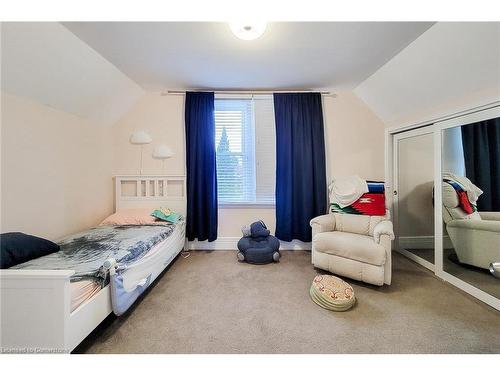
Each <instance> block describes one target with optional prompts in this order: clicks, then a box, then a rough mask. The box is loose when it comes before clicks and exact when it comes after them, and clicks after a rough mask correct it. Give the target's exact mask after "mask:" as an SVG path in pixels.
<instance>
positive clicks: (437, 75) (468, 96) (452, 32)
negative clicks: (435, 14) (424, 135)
mask: <svg viewBox="0 0 500 375" xmlns="http://www.w3.org/2000/svg"><path fill="white" fill-rule="evenodd" d="M354 92H355V93H356V94H357V95H358V96H359V97H361V98H362V99H363V101H364V102H365V103H366V104H368V106H369V107H370V108H371V109H372V110H373V111H374V112H375V113H376V114H377V115H378V116H379V118H380V119H382V121H384V123H385V124H386V126H388V127H398V126H403V125H410V124H414V123H419V122H423V121H429V120H432V119H435V118H438V117H440V116H445V115H450V114H453V113H455V112H459V111H463V110H468V109H471V108H474V107H476V106H479V105H485V104H489V103H491V102H493V101H498V100H500V23H499V22H458V23H456V22H455V23H454V22H439V23H437V24H435V25H434V26H432V27H431V28H430V29H429V30H427V31H426V32H425V33H423V34H422V35H421V36H420V37H419V38H417V39H416V40H415V41H414V42H413V43H411V44H410V45H409V46H408V47H406V48H405V49H404V50H403V51H401V52H400V53H399V54H398V55H396V56H395V57H394V58H393V59H391V60H390V61H389V62H388V63H387V64H385V65H384V66H383V67H382V68H380V69H379V70H378V71H377V72H375V73H374V74H373V75H372V76H371V77H369V78H368V79H366V80H365V81H364V82H362V83H361V84H360V85H359V86H358V87H357V88H356V89H355V90H354Z"/></svg>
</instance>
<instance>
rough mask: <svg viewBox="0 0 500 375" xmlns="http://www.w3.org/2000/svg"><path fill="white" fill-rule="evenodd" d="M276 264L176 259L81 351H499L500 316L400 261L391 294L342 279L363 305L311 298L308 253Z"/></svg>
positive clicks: (231, 258)
mask: <svg viewBox="0 0 500 375" xmlns="http://www.w3.org/2000/svg"><path fill="white" fill-rule="evenodd" d="M282 253H283V257H282V260H281V262H280V263H278V264H268V265H263V266H255V265H250V264H245V263H238V262H237V261H236V254H235V252H234V251H215V252H202V251H197V252H192V255H191V256H190V257H189V258H187V259H183V258H178V259H177V260H176V261H175V263H174V264H173V265H172V266H171V267H170V268H169V269H168V271H167V272H165V273H164V274H163V276H162V277H160V279H159V280H158V282H157V283H156V284H155V285H154V287H153V288H151V289H150V290H149V292H148V293H146V295H145V296H144V298H143V299H142V300H141V301H139V303H137V304H136V305H135V307H134V308H133V309H131V311H129V312H128V313H127V315H125V316H122V317H120V318H116V317H114V316H111V317H109V318H108V319H106V320H105V321H104V322H103V324H101V326H99V327H98V328H97V329H96V330H95V331H94V332H93V333H92V334H91V335H90V336H89V337H88V338H87V339H86V340H85V341H84V342H83V343H82V344H81V345H80V346H79V347H78V348H76V350H75V352H77V353H82V352H83V353H500V340H499V339H498V332H499V329H500V313H499V312H498V311H496V310H494V309H492V308H490V307H488V306H487V305H485V304H483V303H481V302H479V301H477V300H475V299H474V298H472V297H470V296H468V295H466V294H464V293H463V292H461V291H459V290H458V289H456V288H455V287H453V286H451V285H449V284H447V283H445V282H443V281H440V280H439V279H437V278H436V277H434V275H433V274H432V273H430V272H429V271H427V270H425V269H424V268H423V267H420V266H418V265H416V264H415V263H413V262H411V261H410V260H408V259H406V258H404V257H402V256H401V255H399V254H394V256H393V257H394V276H393V284H392V285H391V286H384V287H375V286H369V285H366V284H363V283H358V282H354V281H352V280H348V279H346V280H347V281H348V282H350V283H351V285H352V286H353V287H354V290H355V293H356V296H357V299H358V301H357V303H356V305H355V306H354V308H353V309H352V310H350V311H347V312H332V311H327V310H323V309H322V308H320V307H319V306H317V305H315V304H314V303H313V302H312V301H311V299H310V297H309V287H310V283H311V281H312V279H313V278H314V276H315V275H316V274H318V273H323V271H321V270H316V269H314V268H313V267H312V266H311V264H310V253H309V252H305V251H284V252H282Z"/></svg>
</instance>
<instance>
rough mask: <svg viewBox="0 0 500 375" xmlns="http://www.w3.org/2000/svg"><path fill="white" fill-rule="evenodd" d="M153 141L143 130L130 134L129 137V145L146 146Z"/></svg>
mask: <svg viewBox="0 0 500 375" xmlns="http://www.w3.org/2000/svg"><path fill="white" fill-rule="evenodd" d="M152 141H153V139H152V138H151V136H150V135H149V134H148V133H146V132H145V131H144V130H138V131H135V132H133V133H132V135H131V136H130V143H132V144H133V145H147V144H148V143H151V142H152Z"/></svg>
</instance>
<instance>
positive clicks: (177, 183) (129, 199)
mask: <svg viewBox="0 0 500 375" xmlns="http://www.w3.org/2000/svg"><path fill="white" fill-rule="evenodd" d="M114 179H115V211H118V210H120V209H123V208H156V207H158V208H159V207H168V208H170V209H172V210H174V211H176V212H178V213H180V214H182V215H184V216H185V215H186V204H187V199H186V176H180V175H175V176H173V175H142V176H115V177H114Z"/></svg>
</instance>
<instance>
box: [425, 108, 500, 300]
mask: <svg viewBox="0 0 500 375" xmlns="http://www.w3.org/2000/svg"><path fill="white" fill-rule="evenodd" d="M496 117H500V106H496V107H493V108H489V109H485V110H480V111H476V112H472V113H469V114H466V115H462V116H458V117H456V118H451V119H449V120H444V121H439V122H435V123H434V152H435V154H434V155H439V157H438V158H435V159H434V163H435V164H434V173H435V175H434V189H435V190H434V192H435V193H434V201H435V205H434V220H435V222H434V234H435V236H434V247H435V249H436V253H435V254H436V257H435V260H434V261H435V274H436V276H438V277H439V278H441V279H443V280H445V281H447V282H449V283H450V284H452V285H454V286H456V287H458V288H460V289H462V290H463V291H465V292H467V293H469V294H471V295H472V296H474V297H476V298H477V299H479V300H481V301H483V302H485V303H487V304H488V305H490V306H492V307H494V308H495V309H497V310H500V299H498V298H496V297H495V296H492V295H491V294H488V293H486V292H485V291H483V290H481V289H479V288H477V287H475V286H473V285H472V284H469V283H467V282H465V281H463V280H461V279H459V278H458V277H456V276H454V275H452V274H450V273H448V272H446V271H444V269H443V220H442V214H443V204H442V202H443V200H442V188H441V179H442V168H443V155H442V149H443V146H442V145H443V132H444V130H446V129H450V128H454V127H458V126H462V125H470V124H474V123H476V122H479V121H484V120H489V119H492V118H496ZM499 284H500V280H499Z"/></svg>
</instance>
